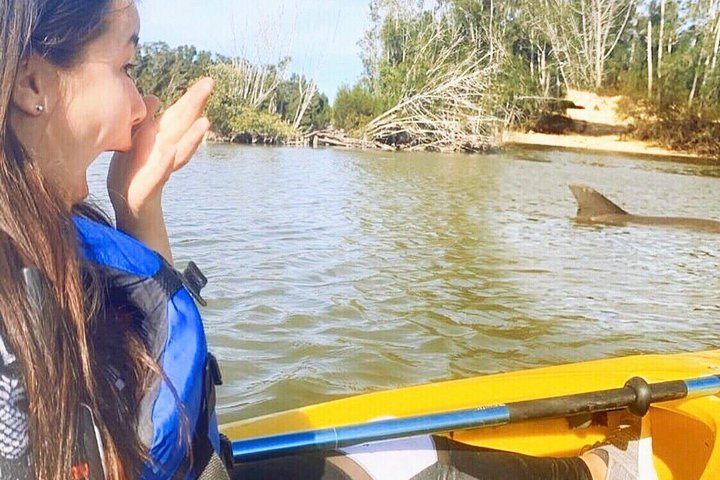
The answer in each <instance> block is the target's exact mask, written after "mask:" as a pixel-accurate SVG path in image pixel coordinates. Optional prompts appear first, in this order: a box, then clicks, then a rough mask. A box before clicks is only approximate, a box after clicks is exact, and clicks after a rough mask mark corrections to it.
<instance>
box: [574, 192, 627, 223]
mask: <svg viewBox="0 0 720 480" xmlns="http://www.w3.org/2000/svg"><path fill="white" fill-rule="evenodd" d="M570 191H571V192H572V193H573V195H575V200H577V204H578V210H577V216H578V217H595V216H598V215H627V214H628V213H627V212H626V211H625V210H623V209H622V208H620V207H618V206H617V205H615V204H614V203H613V202H611V201H610V200H608V199H607V198H605V196H604V195H602V194H601V193H598V192H597V191H596V190H594V189H592V188H590V187H587V186H585V185H570Z"/></svg>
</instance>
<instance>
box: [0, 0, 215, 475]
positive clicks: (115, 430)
mask: <svg viewBox="0 0 720 480" xmlns="http://www.w3.org/2000/svg"><path fill="white" fill-rule="evenodd" d="M138 30H139V19H138V14H137V10H136V8H135V6H134V5H133V3H132V1H131V0H9V1H4V2H2V4H0V49H1V50H0V51H2V61H0V119H1V120H2V133H1V134H0V135H1V136H0V146H1V147H2V148H1V149H0V151H1V153H0V196H1V197H2V201H0V246H1V248H0V275H1V276H2V278H3V281H2V282H0V338H1V339H2V342H1V345H0V353H2V355H1V360H2V362H0V363H2V365H1V368H0V394H2V393H4V394H5V395H0V397H1V398H2V405H0V407H2V408H1V409H0V413H2V412H4V413H6V415H5V416H0V418H1V419H2V421H1V422H0V423H2V424H3V425H2V427H3V428H2V429H0V477H2V478H3V479H5V478H40V479H61V478H62V479H66V478H68V477H69V476H71V477H72V478H78V479H79V478H100V477H103V476H106V477H107V478H111V479H120V478H139V477H140V476H141V475H145V474H146V473H147V472H148V471H149V470H154V471H155V473H157V475H161V473H158V472H162V469H161V468H162V466H163V465H159V463H161V462H158V461H153V460H154V459H153V458H148V457H149V456H151V455H150V453H149V451H148V450H149V445H147V444H144V443H143V440H141V436H142V432H138V418H139V417H140V415H141V412H140V407H139V405H141V404H142V403H143V399H145V398H146V396H147V387H148V385H149V384H151V383H152V382H153V381H154V379H155V378H156V377H157V376H158V375H160V376H161V377H166V376H167V375H166V373H165V372H161V371H160V368H159V365H158V362H159V361H160V359H159V358H158V357H157V356H156V355H155V354H154V353H155V352H153V351H152V349H151V346H150V345H149V344H148V339H147V332H145V331H143V328H141V327H142V326H138V325H137V324H136V323H135V322H134V321H130V320H128V321H126V322H122V321H118V320H122V319H123V318H124V317H123V315H125V316H126V317H127V318H130V319H131V320H132V318H131V315H130V314H127V312H119V311H118V310H117V309H115V308H111V307H112V305H109V303H108V301H107V300H108V299H107V298H106V297H107V296H108V291H109V290H108V289H109V288H111V287H112V285H110V284H109V283H108V282H109V280H108V279H107V278H103V276H102V272H100V273H98V272H99V271H100V269H98V268H90V267H88V265H87V263H88V262H85V261H84V260H81V258H82V257H83V252H82V251H80V252H79V251H78V244H79V243H81V242H80V240H85V239H86V237H83V238H79V237H82V235H83V233H82V232H80V234H78V233H76V228H75V227H76V225H75V223H76V222H75V223H74V218H73V212H80V211H82V212H84V215H86V216H87V215H89V216H91V217H93V218H99V217H98V215H96V214H95V213H94V212H93V211H92V210H89V209H88V208H87V207H86V206H84V205H83V202H84V201H85V197H86V196H87V194H88V187H87V180H86V171H87V168H88V166H89V165H90V164H91V163H92V161H93V160H95V158H96V157H97V156H98V155H99V154H100V153H102V152H104V151H116V152H124V153H122V154H117V155H116V156H115V157H114V158H113V160H112V164H111V168H110V173H109V176H108V190H109V193H110V197H111V201H112V205H113V208H114V210H115V214H116V219H117V227H118V229H119V230H122V231H124V232H126V233H127V234H129V235H131V236H133V237H134V238H136V239H138V240H139V241H141V242H143V243H144V244H146V245H148V246H150V247H151V248H152V249H154V250H156V251H158V252H160V253H161V254H162V256H163V257H164V258H165V260H166V261H167V262H168V263H171V262H172V256H171V251H170V247H169V242H168V238H167V233H166V231H165V226H164V225H165V224H164V221H163V213H162V207H161V196H162V189H163V186H164V184H165V182H166V181H167V180H168V178H169V176H170V175H171V173H172V172H174V171H175V170H177V169H179V168H181V167H182V166H183V165H184V164H185V163H187V161H188V160H189V159H190V157H191V156H192V154H193V152H194V151H195V149H196V148H197V146H198V144H199V142H200V141H201V139H202V137H203V135H204V134H205V132H206V131H207V129H208V128H209V123H208V121H207V119H205V118H203V117H202V116H201V112H202V109H203V108H204V105H205V103H206V102H207V99H208V97H209V95H210V93H211V90H212V87H213V84H212V81H211V80H210V79H203V80H200V81H199V82H198V83H196V84H195V85H194V86H193V87H192V88H190V89H189V91H188V92H187V93H186V94H185V95H184V96H183V97H182V98H181V99H180V100H179V101H178V102H177V103H176V104H175V105H173V106H172V107H171V108H169V109H168V110H167V111H166V112H165V113H164V114H163V115H162V116H159V117H157V118H156V112H157V109H158V103H159V102H158V100H157V99H156V98H153V97H146V98H143V97H141V95H140V94H139V93H138V91H137V89H136V87H135V85H134V82H133V80H132V79H131V78H130V74H129V70H130V69H131V68H132V59H133V56H134V54H135V49H136V46H137V42H138ZM85 233H87V232H85ZM88 248H90V247H88ZM85 254H87V252H85ZM23 269H25V270H23ZM23 271H24V272H25V273H27V272H36V273H37V274H38V275H36V276H35V279H36V283H37V279H38V278H40V279H41V281H40V282H41V283H42V286H41V288H40V290H41V291H43V292H44V293H43V295H42V298H37V297H36V298H35V301H33V298H32V295H28V289H27V288H26V282H25V279H24V277H23V275H22V274H21V272H23ZM30 277H32V275H30ZM30 293H32V292H30ZM111 293H112V292H111ZM200 340H201V341H202V342H203V345H202V348H204V338H202V336H200ZM200 350H201V349H200ZM170 390H171V391H172V392H173V393H175V392H176V389H175V388H170ZM177 410H179V411H180V412H181V415H179V416H180V417H182V418H185V420H186V419H187V416H188V415H191V414H192V412H187V411H185V412H183V410H184V409H183V408H182V407H180V408H178V409H177ZM185 410H187V409H185ZM83 412H86V413H83ZM197 415H198V414H197V412H195V416H196V417H197ZM88 419H89V422H90V427H89V428H90V432H95V431H97V435H96V439H97V445H95V448H94V450H96V452H99V453H100V458H102V459H103V460H104V461H103V470H104V471H102V472H100V473H98V472H92V471H91V469H92V468H95V466H91V465H88V462H87V461H86V460H87V459H88V458H89V456H88V455H86V453H87V452H86V450H93V448H92V447H88V445H87V444H88V440H87V438H86V437H88V435H85V434H86V433H87V428H86V429H85V431H83V430H82V428H79V427H78V425H82V424H83V420H85V421H87V420H88ZM86 423H87V422H85V426H86V427H87V425H86ZM181 423H182V422H181ZM185 423H187V422H185ZM186 426H187V427H188V428H186V429H185V431H178V432H175V434H176V438H175V439H174V441H175V442H176V444H177V445H178V446H180V445H182V444H186V443H189V442H190V440H189V437H192V426H188V425H186ZM179 430H182V429H179ZM90 436H92V435H90ZM83 440H85V442H84V443H83ZM79 445H81V446H83V448H80V447H79ZM178 448H179V449H180V447H178ZM182 451H183V452H186V453H187V454H186V455H185V456H186V457H187V458H191V456H192V453H190V450H189V447H188V448H187V449H185V450H182ZM86 457H87V458H86ZM148 465H152V468H149V467H148ZM189 468H190V467H189V466H188V465H186V466H185V467H184V469H185V470H188V469H189ZM179 471H180V470H178V472H179ZM151 473H152V472H151Z"/></svg>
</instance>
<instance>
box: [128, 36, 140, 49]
mask: <svg viewBox="0 0 720 480" xmlns="http://www.w3.org/2000/svg"><path fill="white" fill-rule="evenodd" d="M128 43H132V44H133V45H134V46H136V47H137V46H138V44H139V43H140V36H139V35H138V34H137V33H134V34H133V36H132V37H130V41H129V42H128Z"/></svg>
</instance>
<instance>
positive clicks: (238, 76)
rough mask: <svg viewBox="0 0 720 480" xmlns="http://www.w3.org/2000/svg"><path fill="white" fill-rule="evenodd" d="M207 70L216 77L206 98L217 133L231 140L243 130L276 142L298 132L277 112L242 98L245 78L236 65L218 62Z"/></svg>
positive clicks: (210, 117) (209, 116) (209, 113)
mask: <svg viewBox="0 0 720 480" xmlns="http://www.w3.org/2000/svg"><path fill="white" fill-rule="evenodd" d="M209 74H210V76H212V77H213V78H214V79H215V91H214V93H213V96H212V97H211V98H210V101H209V102H208V106H207V115H208V118H209V119H210V121H211V122H212V124H213V131H214V132H215V133H217V134H218V135H219V136H220V137H222V138H225V139H229V140H233V139H236V138H240V137H242V135H243V134H245V135H250V136H253V137H254V136H262V137H265V138H269V139H272V143H275V142H276V141H282V140H286V139H288V138H292V137H295V136H296V135H297V132H296V131H295V130H294V129H293V128H292V126H291V125H289V124H288V123H287V122H286V121H284V120H283V118H282V117H281V116H280V115H278V114H276V113H269V112H268V111H267V110H260V109H257V108H254V107H252V106H251V105H249V104H248V103H247V102H245V101H243V97H242V93H243V85H244V82H245V78H244V77H243V75H242V72H240V71H239V70H238V69H237V68H236V67H235V66H233V65H232V64H230V63H217V64H215V65H213V66H212V67H211V68H210V69H209Z"/></svg>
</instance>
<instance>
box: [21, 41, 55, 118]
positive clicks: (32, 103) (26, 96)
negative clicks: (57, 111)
mask: <svg viewBox="0 0 720 480" xmlns="http://www.w3.org/2000/svg"><path fill="white" fill-rule="evenodd" d="M56 84H57V68H56V67H53V66H52V65H50V63H49V62H48V61H47V60H45V59H44V58H42V57H40V56H39V55H37V54H35V53H31V54H30V55H28V56H27V57H25V59H24V60H23V61H22V62H20V65H19V68H18V72H17V75H16V77H15V85H14V86H13V92H12V103H13V105H14V106H15V107H16V108H17V109H18V110H20V111H22V112H23V113H25V114H27V115H31V116H33V117H36V116H39V115H42V114H43V113H44V112H45V111H46V110H47V107H48V99H49V98H50V97H51V90H52V88H53V86H54V85H56Z"/></svg>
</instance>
